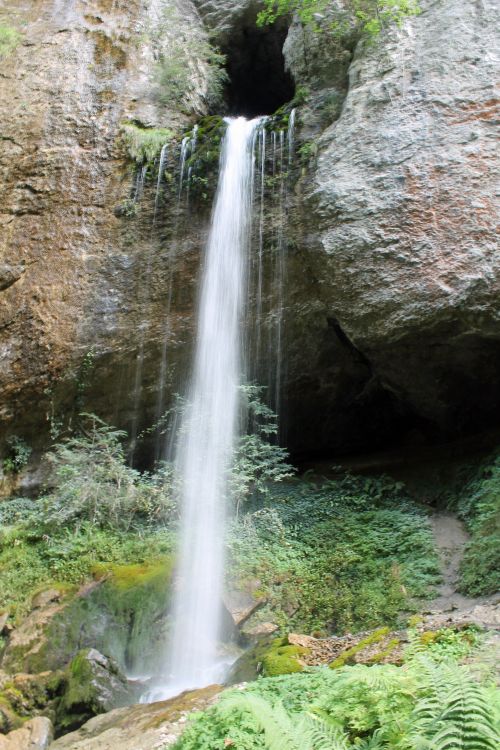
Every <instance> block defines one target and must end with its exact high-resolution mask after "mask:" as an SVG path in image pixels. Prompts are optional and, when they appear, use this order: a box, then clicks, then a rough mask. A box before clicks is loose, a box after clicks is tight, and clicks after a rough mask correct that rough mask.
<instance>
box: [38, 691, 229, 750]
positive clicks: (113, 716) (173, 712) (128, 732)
mask: <svg viewBox="0 0 500 750" xmlns="http://www.w3.org/2000/svg"><path fill="white" fill-rule="evenodd" d="M221 689H222V688H221V687H219V686H217V685H212V686H211V687H207V688H204V689H202V690H196V691H193V692H191V693H183V694H182V695H180V696H178V697H177V698H172V699H171V700H168V701H161V702H159V703H150V704H142V705H138V706H128V707H127V708H118V709H115V710H114V711H111V712H110V713H108V714H104V715H103V716H97V717H96V718H94V719H91V720H90V721H89V722H87V723H86V724H85V725H84V726H83V727H82V728H81V729H79V730H78V731H77V732H72V733H71V734H67V735H65V736H64V737H61V738H60V739H58V740H56V742H54V743H53V744H52V745H51V750H116V748H120V750H156V749H157V748H158V749H159V748H165V747H170V746H171V745H173V744H174V742H175V740H176V739H177V738H178V737H179V735H180V734H181V732H182V730H183V729H184V726H185V721H186V716H187V714H188V713H190V712H191V711H196V710H203V709H204V708H206V707H207V706H208V705H210V703H211V702H212V701H214V700H215V699H216V697H217V695H218V693H219V692H220V691H221Z"/></svg>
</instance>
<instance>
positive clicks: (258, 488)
mask: <svg viewBox="0 0 500 750" xmlns="http://www.w3.org/2000/svg"><path fill="white" fill-rule="evenodd" d="M241 390H242V392H243V395H244V397H245V401H246V404H245V406H246V415H247V430H246V433H245V434H244V435H243V436H242V437H241V438H240V441H239V444H238V447H237V449H236V452H235V455H234V461H233V466H232V468H231V474H230V490H231V495H232V496H233V498H234V500H235V502H236V514H238V511H239V507H240V504H241V502H242V501H244V500H246V499H248V498H249V497H251V496H259V495H260V496H263V495H267V494H268V493H269V484H270V483H273V482H281V481H283V479H287V478H288V477H291V476H293V472H294V469H293V467H292V466H291V465H290V464H289V463H287V459H288V452H287V451H286V450H285V448H282V447H281V446H280V445H278V444H277V442H276V438H277V435H278V418H277V416H276V414H275V413H274V412H273V410H272V409H270V408H269V407H268V406H266V404H264V403H263V401H262V399H261V394H262V391H263V389H262V388H261V387H259V386H256V385H245V386H242V388H241Z"/></svg>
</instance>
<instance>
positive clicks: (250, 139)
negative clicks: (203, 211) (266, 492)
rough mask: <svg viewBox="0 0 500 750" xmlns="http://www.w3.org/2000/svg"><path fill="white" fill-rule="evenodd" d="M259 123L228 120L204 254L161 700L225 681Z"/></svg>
mask: <svg viewBox="0 0 500 750" xmlns="http://www.w3.org/2000/svg"><path fill="white" fill-rule="evenodd" d="M261 122H262V120H261V119H260V118H259V119H255V120H251V121H247V120H246V119H244V118H238V119H234V120H229V121H228V123H229V124H228V128H227V132H226V135H225V138H224V142H223V147H222V157H221V169H220V177H219V186H218V191H217V197H216V201H215V208H214V213H213V217H212V226H211V231H210V235H209V239H208V243H207V247H206V251H205V260H204V264H203V274H202V283H201V293H200V300H199V308H198V331H197V338H196V350H195V358H194V365H193V371H192V376H191V383H190V388H189V393H188V399H187V405H186V410H185V412H184V414H183V416H182V420H181V421H182V424H181V427H180V430H179V435H178V444H177V450H176V465H177V470H178V474H179V478H180V482H181V501H182V514H183V517H182V531H181V550H180V566H179V574H178V586H177V591H176V595H175V602H174V612H173V614H174V625H173V635H172V639H171V642H170V647H169V653H168V660H167V670H166V672H167V675H168V684H167V686H165V687H163V688H162V689H161V690H159V691H158V694H157V696H158V697H165V696H167V695H172V694H175V693H179V692H180V691H182V690H185V689H187V688H192V687H201V686H203V685H208V684H210V683H211V682H214V681H216V680H217V679H218V678H220V676H221V674H220V669H221V665H220V661H219V657H218V653H217V647H218V639H219V635H220V633H219V631H220V616H221V601H222V584H223V530H224V517H225V502H226V495H227V486H226V485H227V469H228V466H229V463H230V461H231V457H232V453H233V450H234V447H235V441H236V437H237V418H238V409H239V386H240V383H241V378H242V355H243V352H242V345H241V338H242V324H243V313H244V307H245V289H246V278H245V276H246V268H247V260H248V249H249V244H250V234H251V214H252V206H251V200H252V193H253V186H252V176H253V171H254V170H253V160H254V155H253V149H252V146H253V144H254V143H255V138H254V135H255V132H256V130H257V129H258V128H259V125H260V124H261Z"/></svg>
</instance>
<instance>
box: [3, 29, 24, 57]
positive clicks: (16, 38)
mask: <svg viewBox="0 0 500 750" xmlns="http://www.w3.org/2000/svg"><path fill="white" fill-rule="evenodd" d="M21 38H22V34H20V33H19V31H17V29H15V28H14V27H12V26H9V25H8V24H4V23H0V60H1V59H2V58H3V57H7V55H10V54H11V52H13V51H14V50H15V48H16V47H17V45H18V44H19V42H20V41H21Z"/></svg>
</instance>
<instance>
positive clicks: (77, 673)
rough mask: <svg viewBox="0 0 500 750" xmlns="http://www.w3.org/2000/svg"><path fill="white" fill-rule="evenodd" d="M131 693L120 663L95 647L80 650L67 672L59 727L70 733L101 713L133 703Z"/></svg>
mask: <svg viewBox="0 0 500 750" xmlns="http://www.w3.org/2000/svg"><path fill="white" fill-rule="evenodd" d="M132 700H133V697H132V691H131V688H130V686H129V684H128V682H127V679H126V677H125V676H124V675H123V674H122V673H121V671H120V669H119V667H118V665H117V663H116V662H115V661H114V660H113V659H110V658H109V657H107V656H104V655H103V654H101V653H99V651H97V650H96V649H94V648H91V649H86V650H82V651H80V653H78V654H77V655H76V656H75V658H74V659H73V661H72V662H71V664H70V665H69V667H68V669H67V670H66V687H65V690H64V693H63V695H62V697H61V699H60V701H59V703H58V706H57V720H56V723H57V728H58V730H59V731H62V732H68V731H71V730H72V729H76V728H78V727H80V726H81V725H82V724H84V723H85V722H86V721H87V720H88V719H90V718H91V717H93V716H97V715H98V714H102V713H106V712H107V711H110V710H111V709H112V708H116V707H117V706H124V705H126V704H127V703H130V702H132Z"/></svg>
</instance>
